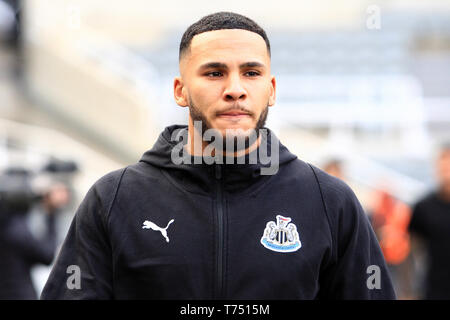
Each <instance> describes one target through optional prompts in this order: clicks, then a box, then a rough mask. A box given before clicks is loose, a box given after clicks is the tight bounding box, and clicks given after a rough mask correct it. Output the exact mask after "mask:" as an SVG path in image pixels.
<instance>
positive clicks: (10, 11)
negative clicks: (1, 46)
mask: <svg viewBox="0 0 450 320" xmlns="http://www.w3.org/2000/svg"><path fill="white" fill-rule="evenodd" d="M19 37H20V1H19V0H0V42H5V43H7V44H9V45H12V46H13V47H17V46H18V45H19V42H20V41H19Z"/></svg>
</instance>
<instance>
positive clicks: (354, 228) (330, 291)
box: [317, 172, 396, 300]
mask: <svg viewBox="0 0 450 320" xmlns="http://www.w3.org/2000/svg"><path fill="white" fill-rule="evenodd" d="M317 175H318V176H319V180H318V181H319V185H320V187H321V190H322V197H323V202H324V207H325V212H326V214H327V215H328V220H329V223H330V231H331V233H332V239H333V240H332V242H333V244H332V249H331V254H330V255H329V257H328V261H327V262H326V263H325V264H324V266H323V270H322V272H321V275H320V278H321V279H320V286H321V289H320V292H319V297H320V298H322V299H333V300H339V299H352V300H370V299H379V300H390V299H395V298H396V296H395V292H394V288H393V285H392V281H391V277H390V274H389V270H388V268H387V266H386V262H385V260H384V257H383V254H382V252H381V249H380V246H379V244H378V240H377V238H376V236H375V233H374V231H373V229H372V227H371V225H370V222H369V219H368V217H367V215H366V214H365V212H364V210H363V208H362V206H361V204H360V203H359V201H358V199H357V198H356V196H355V194H354V193H353V191H352V190H351V189H350V187H348V186H347V185H346V184H345V183H344V182H342V181H340V180H338V179H336V178H334V177H330V176H328V175H326V174H325V173H323V172H322V173H318V174H317ZM325 175H326V176H325ZM320 176H322V181H321V179H320Z"/></svg>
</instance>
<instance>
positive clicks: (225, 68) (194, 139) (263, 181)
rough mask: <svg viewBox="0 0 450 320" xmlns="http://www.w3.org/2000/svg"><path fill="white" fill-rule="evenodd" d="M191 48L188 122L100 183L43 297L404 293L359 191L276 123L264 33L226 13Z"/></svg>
mask: <svg viewBox="0 0 450 320" xmlns="http://www.w3.org/2000/svg"><path fill="white" fill-rule="evenodd" d="M179 53H180V58H179V66H180V76H179V77H177V78H176V79H175V81H174V97H175V100H176V102H177V104H178V105H180V106H182V107H189V122H188V126H187V127H186V126H170V127H167V128H166V129H165V130H164V131H163V132H162V134H161V135H160V137H159V139H158V141H157V142H156V144H155V145H154V147H153V148H152V149H151V150H149V151H147V152H146V153H144V155H143V157H142V159H141V160H140V162H139V163H137V164H134V165H130V166H128V167H126V168H124V169H120V170H117V171H114V172H112V173H109V174H107V175H106V176H104V177H103V178H101V179H100V180H99V181H97V182H96V183H95V184H94V186H93V187H92V188H91V189H90V190H89V192H88V194H87V196H86V198H85V199H84V201H83V202H82V204H81V205H80V207H79V209H78V211H77V213H76V215H75V218H74V220H73V223H72V226H71V228H70V231H69V234H68V236H67V239H66V240H65V243H64V245H63V248H62V250H61V253H60V255H59V257H58V260H57V261H56V264H55V266H54V268H53V270H52V272H51V275H50V277H49V280H48V282H47V284H46V286H45V288H44V291H43V293H42V298H43V299H113V298H114V299H133V298H141V299H146V298H147V299H319V298H323V299H391V298H394V297H395V295H394V292H393V289H392V285H391V281H390V278H389V275H388V271H387V269H386V265H385V262H384V260H383V256H382V254H381V251H380V248H379V246H378V243H377V240H376V238H375V235H374V233H373V231H372V229H371V227H370V225H369V223H368V221H367V218H366V217H365V215H364V212H363V210H362V209H361V206H360V204H359V202H358V200H357V199H356V197H355V196H354V194H353V192H352V191H351V190H350V189H349V188H348V187H347V186H346V185H345V184H344V183H343V182H341V181H339V180H337V179H335V178H332V177H331V176H329V175H327V174H325V173H324V172H322V171H320V170H319V169H317V168H315V167H313V166H311V165H309V164H306V163H305V162H303V161H301V160H299V159H297V157H296V156H295V155H293V154H292V153H290V152H289V151H288V149H287V148H286V147H284V146H283V145H282V144H281V143H279V142H278V140H277V139H276V137H275V135H273V133H272V132H270V131H269V130H267V129H265V128H264V123H265V120H266V117H267V114H268V108H269V107H270V106H273V105H274V103H275V89H276V81H275V77H274V76H272V75H271V74H270V44H269V40H268V39H267V36H266V33H265V32H264V30H262V29H261V28H260V27H259V26H258V25H257V24H256V23H255V22H253V21H252V20H250V19H248V18H246V17H244V16H241V15H238V14H234V13H229V12H220V13H215V14H212V15H209V16H206V17H204V18H202V19H201V20H199V21H198V22H196V23H194V24H193V25H191V26H190V27H189V28H188V29H187V30H186V32H185V33H184V35H183V37H182V40H181V44H180V52H179ZM260 129H261V130H260ZM264 130H266V131H264ZM205 131H206V132H205ZM203 132H205V135H203ZM265 132H266V133H268V134H265ZM206 133H207V134H206ZM180 136H181V137H184V139H183V142H182V143H181V145H180V142H179V140H178V139H177V138H179V137H180ZM205 136H207V137H205ZM212 137H214V138H212ZM212 140H214V142H213V141H212ZM221 140H224V141H223V143H218V142H220V141H221ZM208 141H211V143H210V144H208ZM230 141H231V143H230ZM236 141H237V142H239V141H241V142H242V141H243V142H244V143H243V144H239V143H234V142H236ZM211 144H215V147H214V148H210V145H211ZM180 146H181V147H180ZM269 151H270V152H269ZM269 153H270V155H269ZM180 154H181V155H180ZM211 157H213V160H214V162H213V163H211V162H210V160H211ZM224 158H226V159H224ZM230 158H231V160H232V161H234V163H230V162H232V161H229V160H230ZM255 159H256V161H252V160H255ZM267 159H269V160H270V161H266V160H267ZM71 265H72V266H76V267H77V268H79V275H80V277H81V279H80V281H79V282H78V285H77V283H76V281H75V280H74V281H72V280H73V279H74V278H73V277H74V276H75V275H76V274H75V273H74V274H71V273H69V274H68V273H67V268H68V266H71ZM69 277H70V278H69Z"/></svg>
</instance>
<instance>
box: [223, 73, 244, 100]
mask: <svg viewBox="0 0 450 320" xmlns="http://www.w3.org/2000/svg"><path fill="white" fill-rule="evenodd" d="M223 97H224V99H225V100H226V101H237V100H244V99H245V98H246V97H247V92H246V91H245V88H244V87H243V86H242V82H241V79H240V77H239V75H232V76H230V77H229V79H228V82H227V86H226V88H225V91H224V92H223Z"/></svg>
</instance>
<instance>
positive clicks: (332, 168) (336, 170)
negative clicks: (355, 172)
mask: <svg viewBox="0 0 450 320" xmlns="http://www.w3.org/2000/svg"><path fill="white" fill-rule="evenodd" d="M322 167H323V170H324V171H325V172H326V173H328V174H331V175H332V176H334V177H336V178H339V179H341V180H344V181H345V179H344V172H343V170H342V161H341V160H339V159H334V158H333V159H330V160H328V161H326V162H325V164H324V165H323V166H322Z"/></svg>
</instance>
